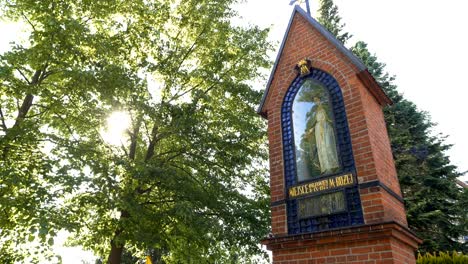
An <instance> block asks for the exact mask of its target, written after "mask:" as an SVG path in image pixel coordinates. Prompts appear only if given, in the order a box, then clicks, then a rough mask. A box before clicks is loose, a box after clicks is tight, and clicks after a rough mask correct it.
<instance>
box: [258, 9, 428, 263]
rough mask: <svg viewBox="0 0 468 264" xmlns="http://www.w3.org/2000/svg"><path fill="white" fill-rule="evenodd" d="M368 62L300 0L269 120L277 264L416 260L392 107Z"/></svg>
mask: <svg viewBox="0 0 468 264" xmlns="http://www.w3.org/2000/svg"><path fill="white" fill-rule="evenodd" d="M391 103H392V102H391V100H390V99H389V98H388V97H387V96H386V95H385V93H384V92H383V91H382V89H381V88H380V87H379V86H378V84H377V83H376V81H375V80H374V79H373V77H372V76H371V75H370V74H369V72H368V71H367V69H366V67H365V66H364V65H363V63H362V62H361V61H360V60H359V59H358V58H357V57H355V56H354V55H353V54H352V53H351V52H350V51H349V50H347V49H346V48H345V47H344V46H343V45H342V44H341V43H340V42H339V41H338V40H336V38H335V37H334V36H332V35H331V34H330V33H329V32H328V31H327V30H326V29H324V28H323V27H322V26H321V25H320V24H319V23H318V22H317V21H315V20H314V19H313V18H311V17H310V16H308V15H307V14H306V13H305V12H304V11H303V10H302V9H301V8H300V7H298V6H296V7H295V9H294V11H293V14H292V16H291V20H290V23H289V26H288V29H287V31H286V34H285V37H284V40H283V43H282V45H281V48H280V51H279V54H278V57H277V59H276V62H275V65H274V67H273V70H272V73H271V76H270V80H269V82H268V85H267V88H266V91H265V94H264V97H263V99H262V102H261V105H260V107H259V110H258V112H259V114H261V115H262V116H263V117H265V118H266V119H268V139H269V153H270V187H271V214H272V215H271V217H272V218H271V219H272V234H271V237H269V238H266V239H265V240H263V241H262V243H263V244H264V245H266V246H267V248H268V249H269V250H271V251H272V254H273V263H277V264H280V263H294V264H299V263H415V262H416V261H415V255H414V252H415V250H416V249H417V246H418V244H419V243H421V240H420V239H419V238H417V237H416V236H415V235H414V234H413V233H412V232H411V231H410V230H409V229H408V225H407V221H406V215H405V208H404V203H403V198H402V194H401V191H400V186H399V183H398V178H397V173H396V169H395V165H394V160H393V156H392V151H391V147H390V141H389V138H388V133H387V130H386V126H385V121H384V116H383V112H382V108H383V107H384V106H386V105H388V104H391Z"/></svg>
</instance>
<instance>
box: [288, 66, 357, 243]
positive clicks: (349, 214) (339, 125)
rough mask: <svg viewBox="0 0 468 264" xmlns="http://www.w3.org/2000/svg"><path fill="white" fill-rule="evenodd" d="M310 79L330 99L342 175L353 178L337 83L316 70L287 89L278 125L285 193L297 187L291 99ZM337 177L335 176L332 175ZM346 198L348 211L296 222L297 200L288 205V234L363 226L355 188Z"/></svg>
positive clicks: (346, 192) (351, 154)
mask: <svg viewBox="0 0 468 264" xmlns="http://www.w3.org/2000/svg"><path fill="white" fill-rule="evenodd" d="M309 78H310V79H313V80H315V81H318V82H319V83H321V84H323V85H324V86H325V87H326V88H327V90H328V92H329V95H330V101H331V103H332V106H333V114H334V117H335V128H336V136H337V144H338V152H339V156H340V161H341V166H342V171H341V172H340V173H344V172H352V173H353V174H355V171H356V168H355V164H354V158H353V150H352V146H351V137H350V135H349V127H348V120H347V118H346V111H345V106H344V101H343V95H342V93H341V89H340V86H339V85H338V83H337V81H336V80H335V79H334V78H333V77H332V76H331V75H330V74H328V73H326V72H324V71H321V70H319V69H314V68H312V69H311V72H310V74H308V75H306V76H303V77H297V78H296V79H295V80H294V81H293V83H292V84H291V86H290V87H289V89H288V91H287V93H286V96H285V97H284V101H283V105H282V109H281V125H282V132H283V157H284V172H285V178H286V179H285V183H286V190H288V189H289V187H292V186H295V185H297V184H298V182H297V177H296V159H295V153H294V152H295V150H294V133H293V126H292V104H293V101H294V97H295V96H296V94H297V92H298V91H299V89H300V87H301V85H302V84H303V83H304V81H305V80H306V79H309ZM335 175H336V174H335ZM344 192H345V195H346V203H347V211H346V212H341V213H336V214H332V215H327V216H319V217H312V218H307V219H299V218H298V214H297V200H296V199H291V200H288V201H287V211H288V231H289V234H300V233H311V232H318V231H322V230H327V229H332V228H339V227H345V226H352V225H359V224H363V223H364V218H363V215H362V208H361V201H360V198H359V191H358V186H357V184H356V185H354V186H351V187H348V188H345V189H344Z"/></svg>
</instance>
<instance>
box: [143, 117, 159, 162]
mask: <svg viewBox="0 0 468 264" xmlns="http://www.w3.org/2000/svg"><path fill="white" fill-rule="evenodd" d="M157 135H158V126H157V125H156V123H155V124H154V125H153V129H152V131H151V138H150V141H149V144H148V150H147V151H146V157H145V162H147V161H148V160H150V159H151V158H152V157H153V156H154V148H155V146H156V139H157V138H156V137H157Z"/></svg>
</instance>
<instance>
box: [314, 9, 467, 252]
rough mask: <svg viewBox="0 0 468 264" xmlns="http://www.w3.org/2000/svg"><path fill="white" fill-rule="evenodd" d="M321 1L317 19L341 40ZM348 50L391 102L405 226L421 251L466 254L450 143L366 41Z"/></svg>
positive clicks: (388, 117) (388, 114) (463, 210)
mask: <svg viewBox="0 0 468 264" xmlns="http://www.w3.org/2000/svg"><path fill="white" fill-rule="evenodd" d="M323 4H324V5H322V7H321V9H325V10H322V11H321V14H325V16H324V17H321V18H319V21H327V22H326V23H325V24H324V25H325V27H327V29H328V30H330V31H331V32H332V33H333V34H335V35H338V38H339V39H340V40H342V41H343V37H340V36H347V35H346V34H344V33H343V32H342V28H343V25H342V24H340V20H341V19H340V18H339V16H338V13H337V9H336V6H334V5H333V4H332V1H324V2H323ZM330 13H332V14H334V15H332V16H330V15H328V14H330ZM330 19H331V21H328V20H330ZM346 40H347V38H344V41H346ZM351 50H352V51H353V52H354V54H356V55H357V56H358V57H359V58H360V59H361V60H362V61H363V62H364V64H365V65H366V66H367V68H368V70H369V72H370V73H371V74H372V76H374V78H375V79H376V81H377V82H378V83H379V85H380V86H381V87H382V88H383V89H384V91H385V92H386V94H387V95H388V96H389V97H390V98H391V99H392V100H393V102H394V104H393V105H391V106H388V107H386V108H385V109H384V114H385V121H386V123H387V130H388V133H389V136H390V140H391V146H392V151H393V156H394V159H395V165H396V168H397V172H398V177H399V180H400V185H401V189H402V192H403V196H404V199H405V206H406V210H407V217H408V222H409V226H410V228H411V229H412V230H414V231H415V232H416V233H417V234H418V236H419V237H421V238H422V239H423V240H424V242H423V244H422V245H421V246H420V251H422V252H428V251H438V250H442V251H445V250H449V251H450V250H457V251H463V252H468V248H467V245H466V243H465V244H464V243H461V242H460V241H459V239H460V237H462V236H466V235H468V225H467V221H466V219H467V215H468V206H467V204H466V203H467V201H466V190H461V188H460V187H459V186H457V184H456V178H457V177H458V176H460V174H459V173H458V172H457V171H456V167H455V166H453V165H451V164H450V161H449V159H448V157H447V156H446V154H445V153H444V152H445V151H446V150H447V149H449V148H450V145H447V144H445V143H444V142H443V141H444V137H443V136H442V135H440V134H439V135H433V134H432V133H431V129H432V128H433V127H434V124H433V123H432V122H431V121H430V118H429V116H428V115H427V113H425V112H422V111H420V110H418V109H417V107H416V105H415V104H414V103H412V102H411V101H409V100H407V99H405V98H404V97H403V96H402V95H401V94H400V93H399V92H398V91H397V87H396V85H395V84H394V79H395V77H394V76H391V75H390V74H388V73H387V72H386V71H385V64H383V63H381V62H379V61H378V60H377V57H376V56H375V55H372V54H371V53H370V52H369V50H368V49H367V44H366V43H364V42H362V41H359V42H357V43H356V44H355V45H354V46H353V47H352V49H351ZM463 195H465V196H464V197H465V198H463Z"/></svg>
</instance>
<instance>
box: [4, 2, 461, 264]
mask: <svg viewBox="0 0 468 264" xmlns="http://www.w3.org/2000/svg"><path fill="white" fill-rule="evenodd" d="M289 1H290V0H248V1H246V3H243V4H240V5H239V6H238V8H237V9H238V10H239V13H240V15H241V16H242V17H243V19H242V22H243V23H245V22H249V23H252V24H257V25H260V26H263V27H267V26H271V27H272V31H271V34H270V39H271V40H272V41H275V42H276V45H275V47H276V48H277V49H278V48H279V44H280V42H281V40H282V38H283V35H284V31H285V29H286V26H287V24H288V21H289V17H290V15H291V12H292V6H289V5H288V3H289ZM317 2H318V0H311V6H312V13H315V11H316V10H317ZM335 3H336V4H337V5H338V8H339V11H340V15H341V17H342V18H343V22H345V23H346V25H347V26H346V31H348V32H350V33H352V34H353V35H354V37H353V39H352V40H351V42H355V41H357V40H363V41H365V42H367V43H368V44H369V49H370V50H371V52H373V53H375V54H376V55H377V56H378V58H379V59H380V61H381V62H384V63H386V64H387V70H388V71H389V72H390V73H391V74H394V75H396V77H397V79H396V84H397V85H398V87H399V91H400V92H402V93H403V94H404V95H405V97H406V98H408V99H410V100H411V101H413V102H414V103H416V105H417V106H418V108H419V109H420V110H424V111H427V112H428V113H429V114H430V115H431V117H432V121H434V122H436V123H437V124H438V125H437V126H436V128H435V133H439V132H440V133H443V134H445V135H447V136H448V138H447V141H446V142H447V143H450V144H454V146H453V147H452V149H451V150H450V151H448V153H447V154H448V155H449V156H450V158H451V160H452V162H453V164H455V165H457V166H458V168H459V171H460V172H462V171H467V170H468V160H467V158H466V156H467V155H466V154H467V151H466V150H467V149H468V133H467V131H468V118H467V116H468V110H467V109H468V100H467V99H468V98H467V95H468V83H467V79H466V76H468V72H466V71H467V68H468V67H466V63H467V62H468V49H467V47H468V35H467V34H466V32H467V29H466V27H467V26H468V16H467V15H466V12H467V11H468V1H466V0H446V1H435V0H425V1H423V0H392V1H390V0H386V1H383V0H352V1H351V0H335ZM0 32H1V36H0V53H2V52H4V51H5V50H7V49H8V43H9V42H10V41H12V40H15V39H17V37H18V28H17V26H16V25H14V24H7V23H0ZM275 57H276V52H275V53H272V60H273V59H274V58H275ZM264 86H265V83H261V84H259V87H264ZM463 178H464V180H468V176H465V177H463ZM65 255H68V259H67V256H64V257H65V259H64V261H65V263H81V260H80V259H82V258H86V259H89V258H91V256H90V255H88V256H86V257H85V256H84V255H83V253H81V257H79V256H76V254H74V253H72V252H67V253H65Z"/></svg>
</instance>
